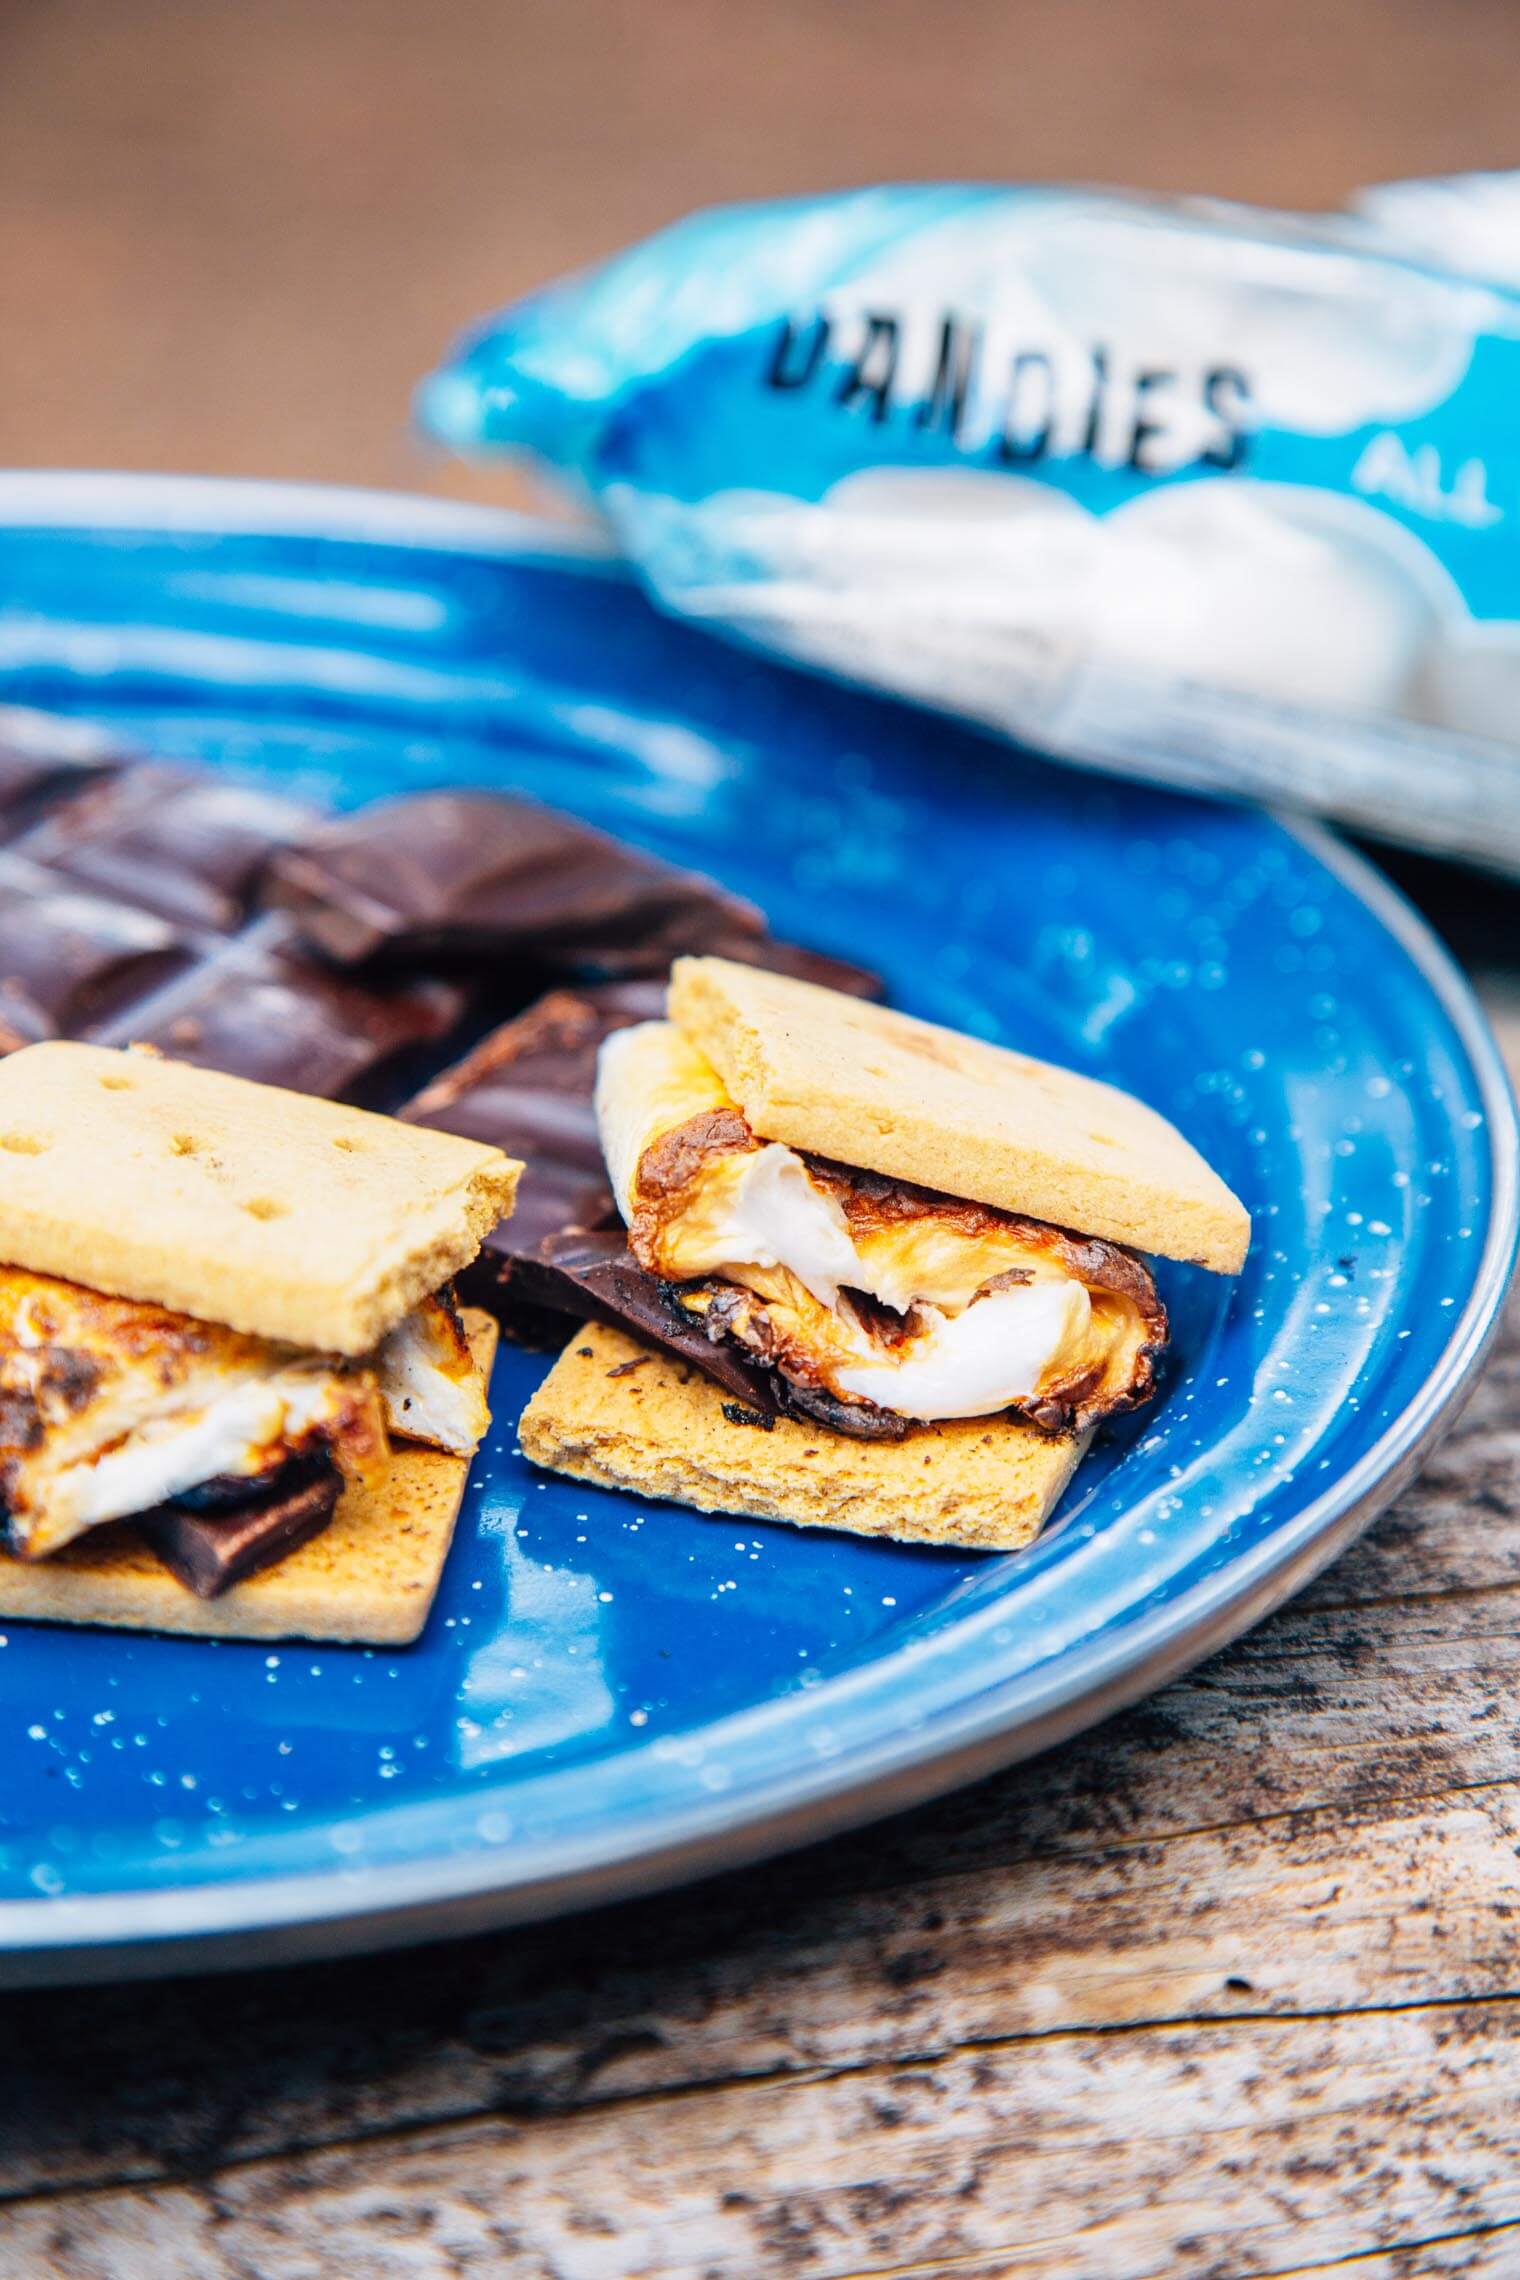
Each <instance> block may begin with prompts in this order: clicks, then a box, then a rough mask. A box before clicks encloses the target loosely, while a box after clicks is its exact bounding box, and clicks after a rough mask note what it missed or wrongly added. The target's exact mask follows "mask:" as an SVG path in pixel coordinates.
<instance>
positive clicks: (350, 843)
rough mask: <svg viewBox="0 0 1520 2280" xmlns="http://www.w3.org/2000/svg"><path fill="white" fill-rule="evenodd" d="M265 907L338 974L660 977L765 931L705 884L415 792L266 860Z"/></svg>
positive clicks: (577, 837) (527, 810) (576, 831)
mask: <svg viewBox="0 0 1520 2280" xmlns="http://www.w3.org/2000/svg"><path fill="white" fill-rule="evenodd" d="M268 893H269V895H270V898H271V899H272V900H273V901H274V902H276V903H278V904H279V905H280V906H281V907H282V908H284V909H285V910H288V911H289V912H290V913H291V915H292V916H293V917H294V919H295V920H296V923H297V924H298V926H299V927H300V929H301V932H302V933H303V934H304V935H306V937H307V938H308V940H309V941H311V942H312V943H314V944H315V945H316V947H317V948H318V949H319V950H321V951H323V952H324V953H325V954H326V955H327V956H328V957H329V958H332V959H335V960H337V962H338V963H339V964H341V965H358V964H361V963H363V962H365V961H366V960H370V959H383V960H386V961H389V962H392V963H395V962H398V961H399V962H403V963H411V964H417V963H421V964H425V965H436V964H438V963H440V962H449V963H456V962H458V961H461V960H463V961H466V962H469V963H472V964H473V963H478V962H480V961H482V960H496V959H502V958H515V959H518V960H528V961H531V963H532V964H533V965H535V966H537V967H538V968H539V970H540V971H541V972H543V973H545V974H554V973H560V974H568V973H585V974H587V975H595V974H597V973H599V972H616V973H642V972H652V971H658V972H663V971H664V969H665V968H666V967H667V966H668V965H669V963H670V960H671V958H672V956H674V955H675V953H676V952H677V951H678V950H690V949H700V948H705V947H706V946H707V945H708V944H709V943H710V942H712V941H714V940H717V939H730V940H732V939H742V938H746V937H749V936H757V935H759V934H761V933H763V931H764V921H763V920H762V918H761V916H760V913H759V912H758V911H757V910H755V909H754V908H753V906H752V905H751V904H749V903H745V902H741V901H740V900H739V899H738V897H737V896H734V895H730V894H726V893H725V892H724V891H723V889H722V888H721V887H718V886H716V885H714V883H713V882H712V881H711V880H710V879H704V878H702V877H701V876H700V875H699V874H697V873H696V872H692V871H680V870H677V869H675V868H674V867H673V866H672V865H670V864H668V863H662V862H659V861H658V860H657V859H656V858H655V857H653V856H651V855H645V854H643V853H641V852H640V850H639V849H637V848H634V847H627V846H624V845H623V843H622V842H621V841H620V840H616V839H611V838H609V837H608V836H607V835H606V833H605V832H600V831H594V830H593V829H592V828H591V827H590V825H589V824H584V823H579V822H577V821H576V820H575V819H574V818H573V817H571V816H566V815H559V814H557V813H555V811H554V810H553V809H551V808H542V807H539V806H537V805H536V804H535V803H534V802H533V801H531V800H523V799H516V798H512V797H509V796H507V795H505V794H500V793H494V792H467V791H442V792H419V793H415V794H413V795H411V796H410V797H408V798H405V799H399V800H386V801H382V802H381V803H380V804H379V805H378V806H375V807H369V808H364V809H361V810H360V811H359V812H358V813H357V814H354V815H345V816H338V817H335V818H334V819H333V821H332V822H330V823H328V824H326V825H324V826H323V827H322V829H320V830H319V831H317V832H316V833H314V834H313V835H311V836H310V837H309V838H308V839H307V841H306V842H305V844H304V845H302V846H299V847H292V848H289V849H287V850H286V851H285V852H283V853H282V854H279V855H277V856H275V858H274V859H273V861H272V862H271V864H270V868H269V879H268Z"/></svg>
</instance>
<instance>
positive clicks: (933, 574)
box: [419, 185, 1520, 873]
mask: <svg viewBox="0 0 1520 2280" xmlns="http://www.w3.org/2000/svg"><path fill="white" fill-rule="evenodd" d="M1383 198H1384V203H1383V205H1382V207H1381V208H1380V207H1379V203H1378V196H1377V194H1372V193H1369V194H1368V197H1367V199H1366V201H1365V210H1364V211H1363V212H1362V213H1361V214H1359V215H1357V216H1355V217H1348V218H1344V219H1327V220H1315V221H1310V220H1297V219H1293V218H1290V217H1285V216H1272V215H1263V214H1258V213H1252V212H1247V211H1245V210H1242V209H1239V208H1233V207H1226V206H1222V205H1212V204H1204V203H1187V204H1181V203H1165V202H1159V201H1148V200H1142V199H1136V198H1129V197H1124V196H1120V195H1117V194H1111V193H1106V192H1097V191H1078V190H1062V189H1054V188H1028V189H1009V188H994V187H982V188H977V187H967V186H959V187H957V186H935V185H919V186H910V187H903V188H897V189H875V190H863V191H853V192H848V193H843V194H839V195H835V196H830V197H823V198H816V199H807V200H795V201H788V202H784V203H779V204H772V205H763V206H752V207H743V208H734V209H729V210H723V211H718V212H714V213H709V214H702V215H698V216H696V217H694V218H693V219H691V220H689V221H686V222H683V223H681V224H679V225H678V226H676V227H675V228H673V229H670V230H667V231H665V232H663V233H662V234H661V235H659V236H657V237H655V238H652V239H650V240H649V241H648V242H646V243H645V244H643V245H640V246H636V247H634V248H633V249H631V250H630V251H628V252H626V253H624V254H621V255H619V256H618V257H616V258H615V259H613V260H611V261H609V262H608V263H607V264H606V265H605V266H604V267H602V268H600V269H598V270H595V271H592V272H588V273H586V274H583V275H581V276H578V277H574V278H571V279H569V280H567V281H565V282H563V283H561V284H558V285H555V286H553V287H550V288H549V289H547V290H545V291H543V292H540V293H537V294H535V295H533V296H531V297H530V298H529V299H527V300H525V301H521V302H519V303H517V304H516V305H515V306H514V307H512V308H509V309H507V310H505V311H504V312H502V314H501V315H499V316H497V317H495V318H494V319H492V320H491V321H489V322H488V323H487V324H485V325H484V326H482V327H480V328H479V329H478V330H477V331H476V332H475V333H474V334H473V335H472V336H470V337H469V338H467V339H466V340H465V341H464V342H463V343H462V344H461V345H460V346H459V347H458V349H457V350H456V352H455V353H454V355H453V356H452V357H451V358H450V360H449V361H448V362H447V363H446V364H445V365H444V366H443V368H442V369H441V370H439V371H438V372H436V373H434V374H433V375H432V377H431V378H430V379H429V380H428V381H426V382H425V383H424V386H423V389H422V391H421V395H420V399H419V406H420V417H421V420H422V424H423V426H424V428H425V429H426V430H427V431H428V432H429V433H431V434H432V435H433V436H434V437H436V438H437V439H439V440H441V441H442V442H444V443H446V444H448V445H450V446H452V447H453V448H455V449H457V450H460V451H463V452H467V453H494V452H498V451H514V452H516V451H523V452H527V453H530V454H532V455H534V456H535V457H536V458H537V459H538V460H539V461H540V462H542V463H545V464H546V465H547V466H548V467H549V468H550V469H551V470H553V471H555V472H556V473H557V474H558V475H559V476H560V477H561V478H562V479H563V480H565V481H566V482H567V483H568V484H569V485H570V486H571V487H572V488H573V489H574V490H575V491H576V492H577V493H578V494H579V496H580V497H581V499H582V500H583V501H584V502H585V503H587V504H589V505H590V506H592V507H593V508H594V509H596V510H597V511H598V512H600V514H601V515H603V516H604V517H605V518H606V520H607V521H608V523H609V524H610V525H611V528H612V531H613V533H614V535H615V537H616V540H617V542H618V544H619V545H620V546H621V548H622V549H623V551H624V552H625V553H626V554H627V555H628V557H629V558H630V560H631V561H632V562H633V563H634V565H635V566H636V567H637V569H638V571H639V572H640V574H641V575H642V577H643V578H644V579H645V580H646V582H647V584H648V585H649V587H650V589H651V591H652V592H653V594H654V595H655V596H656V598H657V599H658V600H659V601H661V602H662V603H664V604H665V605H666V606H667V607H669V608H670V609H672V610H675V611H678V612H680V613H682V614H683V615H685V616H688V617H692V618H696V619H700V620H702V621H703V622H705V623H707V624H708V625H710V626H712V627H713V628H715V629H717V630H720V631H724V632H727V633H729V634H731V635H733V636H735V637H737V638H740V639H742V640H745V641H748V642H752V643H757V644H759V645H761V646H763V647H765V648H767V649H770V650H773V651H777V652H780V653H781V654H783V655H785V656H787V657H789V658H792V659H794V660H796V661H798V662H801V663H805V664H808V665H810V666H814V667H819V668H823V669H826V670H829V671H832V672H835V673H838V674H842V675H845V676H848V677H850V678H853V679H857V680H861V681H865V682H868V683H871V684H873V685H875V686H877V687H880V688H885V689H889V690H892V691H895V692H896V693H898V694H900V695H903V696H906V697H910V698H913V699H916V700H918V701H920V702H923V703H927V704H931V705H934V706H937V707H941V708H943V709H946V710H949V711H952V712H955V713H958V714H960V715H962V716H964V717H967V718H969V719H972V720H975V721H977V722H980V723H981V724H983V725H985V726H987V727H990V728H992V729H994V730H997V731H1000V732H1002V733H1003V734H1005V735H1008V736H1010V737H1013V738H1016V739H1018V740H1019V741H1021V742H1023V743H1025V744H1028V745H1031V746H1033V747H1035V748H1037V749H1039V750H1041V751H1044V752H1047V753H1051V754H1055V755H1058V756H1061V757H1064V758H1068V759H1073V760H1078V761H1085V762H1089V763H1094V764H1097V765H1101V766H1105V767H1110V768H1117V769H1120V770H1123V771H1126V772H1131V773H1140V774H1144V775H1148V776H1152V777H1157V778H1161V779H1164V780H1165V781H1168V782H1171V783H1180V784H1186V785H1192V786H1196V787H1200V788H1204V789H1209V790H1214V791H1220V792H1226V793H1231V794H1235V795H1239V796H1248V797H1253V798H1260V799H1267V800H1272V801H1275V802H1283V801H1287V802H1293V803H1297V804H1300V805H1303V806H1308V807H1312V808H1316V809H1318V810H1320V811H1321V812H1324V813H1328V814H1331V815H1334V816H1337V817H1339V818H1341V819H1342V820H1344V821H1346V822H1350V823H1353V824H1357V825H1360V826H1362V827H1364V828H1366V829H1368V830H1372V831H1376V832H1380V833H1383V834H1385V835H1388V836H1392V837H1396V838H1400V839H1404V840H1407V841H1409V842H1411V843H1413V844H1416V845H1421V846H1425V847H1429V848H1433V849H1437V850H1442V851H1446V852H1452V853H1459V854H1464V855H1467V856H1469V857H1473V858H1476V859H1478V860H1480V861H1482V862H1485V863H1487V864H1490V865H1493V866H1495V867H1497V868H1500V869H1504V870H1509V871H1512V872H1516V873H1520V417H1517V412H1516V407H1517V405H1520V293H1517V292H1516V291H1515V290H1513V289H1512V288H1511V287H1508V286H1506V285H1505V284H1504V283H1502V282H1500V281H1497V280H1496V279H1495V277H1494V276H1493V274H1492V271H1493V270H1494V269H1495V268H1497V266H1498V265H1497V264H1488V265H1484V264H1474V263H1470V264H1468V265H1466V266H1465V267H1464V266H1463V265H1462V264H1461V263H1459V262H1457V261H1455V260H1451V259H1447V258H1444V257H1443V254H1442V251H1441V243H1440V232H1439V230H1438V229H1436V228H1435V227H1434V226H1425V227H1424V228H1423V235H1422V226H1421V225H1422V223H1423V217H1424V214H1425V212H1426V210H1427V209H1426V207H1425V206H1422V205H1421V203H1420V201H1419V199H1418V197H1412V198H1407V199H1406V200H1405V201H1404V202H1403V204H1401V203H1400V200H1399V198H1398V197H1397V196H1395V195H1392V194H1388V193H1385V194H1383ZM1480 270H1483V271H1484V273H1481V274H1480V273H1479V271H1480Z"/></svg>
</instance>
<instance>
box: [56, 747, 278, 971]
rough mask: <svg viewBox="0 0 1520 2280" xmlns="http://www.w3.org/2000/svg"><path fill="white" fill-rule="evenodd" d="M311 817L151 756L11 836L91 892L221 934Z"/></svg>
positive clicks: (240, 916)
mask: <svg viewBox="0 0 1520 2280" xmlns="http://www.w3.org/2000/svg"><path fill="white" fill-rule="evenodd" d="M315 820H316V816H315V811H314V810H313V809H311V808H308V807H305V806H303V805H301V803H300V802H298V801H296V800H288V799H284V798H281V797H279V796H278V795H276V794H275V793H273V792H265V791H259V790H257V789H254V788H252V787H250V786H248V785H244V784H237V783H232V782H229V781H228V780H227V779H226V778H224V777H218V776H209V775H203V774H199V773H195V772H192V771H190V770H187V769H184V768H174V767H168V766H165V765H161V764H159V763H153V764H151V765H149V764H144V765H142V766H139V767H136V768H131V769H127V770H124V771H123V772H121V773H120V774H118V775H115V776H111V777H108V778H107V779H106V781H105V782H104V783H102V784H99V785H97V786H96V787H95V788H94V789H93V790H90V791H86V792H85V793H83V794H82V796H81V797H79V798H78V799H74V800H71V801H70V802H69V804H68V805H67V806H66V807H64V808H61V809H59V810H58V811H57V812H56V813H55V814H53V815H51V816H49V817H48V818H47V819H46V820H45V821H43V822H42V823H40V824H37V825H36V826H35V827H34V828H33V829H32V830H31V831H28V832H26V833H25V834H23V836H22V837H21V839H19V840H18V841H17V842H16V845H17V848H18V851H19V852H20V853H22V854H24V855H26V856H28V857H29V858H30V859H31V860H32V861H33V862H35V863H40V864H43V865H44V866H45V867H46V868H47V869H48V870H50V871H54V872H58V873H60V874H61V875H63V876H64V877H66V878H69V879H73V880H75V881H77V882H78V883H79V884H80V885H81V886H83V887H87V888H89V889H91V890H92V891H93V892H94V893H96V894H100V895H108V896H110V897H112V898H113V899H114V900H116V901H118V902H123V903H127V904H130V905H131V906H132V907H133V908H134V909H136V910H147V911H152V912H154V913H155V914H156V915H157V916H158V917H160V918H166V919H170V920H173V921H176V922H177V923H179V924H180V925H184V926H192V927H200V928H203V929H205V930H206V931H208V932H210V933H214V934H228V933H231V932H232V931H233V929H234V928H236V927H239V926H241V925H242V923H243V921H244V920H245V919H246V918H247V917H248V916H249V914H250V912H251V911H252V909H253V905H254V899H255V895H256V892H257V889H258V886H259V882H260V879H261V876H262V874H263V871H264V868H265V866H266V864H267V863H268V861H269V858H270V856H271V855H272V854H273V852H274V851H275V849H276V848H280V847H284V846H287V845H288V844H289V843H290V842H291V841H293V840H296V839H299V838H301V837H303V836H304V835H305V834H306V833H307V832H308V831H310V830H311V828H312V825H313V823H314V822H315Z"/></svg>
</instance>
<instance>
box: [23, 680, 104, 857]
mask: <svg viewBox="0 0 1520 2280" xmlns="http://www.w3.org/2000/svg"><path fill="white" fill-rule="evenodd" d="M130 758H131V754H130V753H129V751H128V750H127V748H126V746H125V745H121V744H118V743H117V742H116V740H115V739H114V738H113V737H111V736H108V735H107V734H106V733H105V732H104V731H103V730H101V729H96V728H91V727H89V726H88V725H87V724H86V723H84V722H82V721H73V720H64V719H61V718H59V717H58V716H56V715H54V714H52V713H39V712H28V711H24V710H22V709H21V708H20V707H19V706H13V705H6V706H0V839H14V838H15V837H16V836H17V835H18V834H19V833H21V832H23V831H27V830H29V829H30V828H31V826H32V825H33V824H34V823H36V822H37V821H38V819H39V818H40V817H41V816H42V815H44V814H45V813H46V812H47V810H48V809H49V808H51V807H52V806H54V805H55V804H56V803H57V802H59V801H61V800H66V799H71V798H73V797H74V796H75V795H76V794H77V793H78V792H80V791H82V790H84V789H85V788H86V786H88V785H92V784H96V783H99V781H100V780H101V778H102V777H103V776H105V775H107V774H109V773H111V772H113V771H114V770H116V769H119V768H121V767H122V766H124V765H125V763H126V762H127V760H129V759H130Z"/></svg>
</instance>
